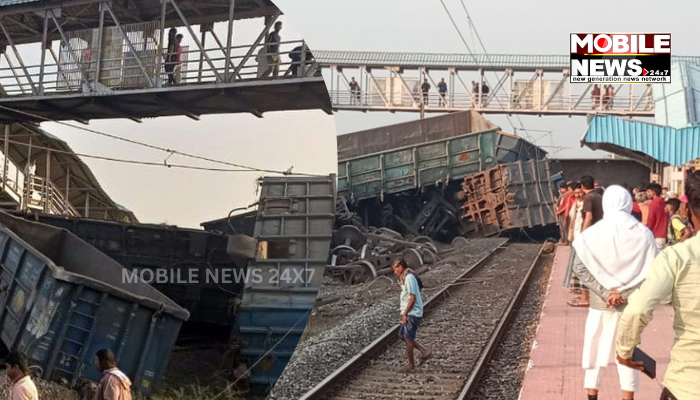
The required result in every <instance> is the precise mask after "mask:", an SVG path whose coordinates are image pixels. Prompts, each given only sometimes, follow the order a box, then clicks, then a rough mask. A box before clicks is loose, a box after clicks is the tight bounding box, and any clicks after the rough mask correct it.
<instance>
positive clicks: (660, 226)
mask: <svg viewBox="0 0 700 400" xmlns="http://www.w3.org/2000/svg"><path fill="white" fill-rule="evenodd" d="M647 197H648V198H649V199H651V203H649V216H648V217H647V224H646V225H647V228H649V229H650V230H651V232H652V233H653V234H654V239H656V245H657V246H658V247H659V249H663V248H664V247H666V229H667V227H668V214H666V202H665V201H664V199H663V197H661V185H659V184H658V183H652V184H650V185H649V186H647Z"/></svg>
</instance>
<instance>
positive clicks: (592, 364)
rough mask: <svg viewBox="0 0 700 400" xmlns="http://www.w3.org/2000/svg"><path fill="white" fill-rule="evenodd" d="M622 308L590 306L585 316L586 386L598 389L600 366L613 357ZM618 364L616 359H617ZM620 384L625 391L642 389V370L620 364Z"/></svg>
mask: <svg viewBox="0 0 700 400" xmlns="http://www.w3.org/2000/svg"><path fill="white" fill-rule="evenodd" d="M620 315H622V313H621V312H618V311H602V310H595V309H592V308H591V309H589V311H588V318H586V330H585V334H584V339H583V357H582V366H583V369H584V371H585V378H584V383H583V386H584V389H597V388H598V383H599V381H600V378H601V370H602V369H603V368H605V367H606V366H608V365H609V364H610V363H611V361H612V360H613V352H614V351H615V339H616V338H617V324H618V322H619V321H620ZM615 363H616V364H617V361H616V362H615ZM617 373H618V375H619V378H620V388H621V389H622V390H623V391H626V392H636V391H637V390H639V371H637V370H635V369H632V368H629V367H626V366H624V365H619V364H618V366H617Z"/></svg>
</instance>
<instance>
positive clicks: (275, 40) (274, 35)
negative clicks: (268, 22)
mask: <svg viewBox="0 0 700 400" xmlns="http://www.w3.org/2000/svg"><path fill="white" fill-rule="evenodd" d="M281 30H282V21H277V22H275V29H274V30H273V31H272V32H270V34H269V35H268V36H267V62H268V63H269V64H270V68H272V77H273V78H277V76H278V75H279V73H280V43H281V42H282V38H281V37H280V31H281Z"/></svg>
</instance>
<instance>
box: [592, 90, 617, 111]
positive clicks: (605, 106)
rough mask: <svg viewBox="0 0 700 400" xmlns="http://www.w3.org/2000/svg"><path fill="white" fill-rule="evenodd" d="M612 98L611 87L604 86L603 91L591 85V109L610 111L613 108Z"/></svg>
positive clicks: (613, 94) (613, 91) (613, 93)
mask: <svg viewBox="0 0 700 400" xmlns="http://www.w3.org/2000/svg"><path fill="white" fill-rule="evenodd" d="M613 97H615V89H614V88H613V85H605V86H604V87H603V89H601V88H600V87H598V85H593V90H591V103H592V107H591V108H593V109H596V108H597V109H601V110H610V109H612V107H613Z"/></svg>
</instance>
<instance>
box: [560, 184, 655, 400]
mask: <svg viewBox="0 0 700 400" xmlns="http://www.w3.org/2000/svg"><path fill="white" fill-rule="evenodd" d="M602 202H603V209H604V211H605V213H604V217H603V218H602V219H601V220H600V221H599V222H598V223H596V224H595V225H593V226H591V227H589V228H588V229H586V230H585V231H583V232H582V233H581V234H580V235H579V236H578V237H577V238H576V239H575V240H574V242H573V244H572V245H573V247H574V249H575V250H576V256H575V260H574V273H575V274H576V275H577V276H578V277H579V279H580V280H581V283H583V284H585V285H586V286H587V287H588V288H589V290H590V291H592V292H593V294H592V295H591V299H590V303H591V304H590V309H589V311H588V317H587V319H586V327H585V333H584V339H583V355H582V366H583V369H584V371H585V377H584V389H585V390H586V391H587V394H588V399H589V400H597V398H598V385H599V383H600V378H601V369H602V368H605V367H607V366H608V365H609V364H610V363H611V362H612V354H613V349H614V348H615V347H614V346H615V338H616V336H617V325H618V321H619V320H620V316H621V315H622V311H623V310H624V308H625V301H626V299H627V298H628V297H629V296H630V295H631V294H632V292H633V291H634V290H636V289H637V287H639V285H640V284H641V283H642V281H643V280H644V278H645V277H646V276H647V273H648V271H649V268H650V266H651V263H652V261H654V258H655V257H656V255H657V254H658V248H657V247H656V244H655V242H654V237H653V235H652V234H651V232H649V230H648V229H646V227H645V226H644V225H642V224H641V223H640V222H639V221H637V220H636V219H635V218H634V217H632V215H631V214H630V212H631V211H632V196H631V195H630V193H629V192H628V191H627V190H625V188H623V187H622V186H617V185H613V186H610V187H609V188H608V189H607V190H606V191H605V194H604V195H603V199H602ZM617 372H618V376H619V380H620V387H621V389H622V398H623V399H625V400H630V399H634V393H635V392H636V391H637V390H639V371H637V370H635V369H633V368H629V367H628V366H625V365H621V364H619V363H618V364H617Z"/></svg>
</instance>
